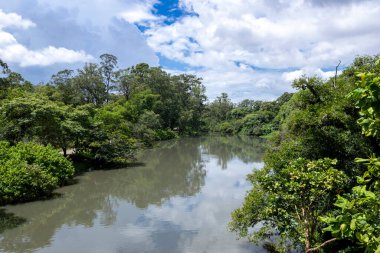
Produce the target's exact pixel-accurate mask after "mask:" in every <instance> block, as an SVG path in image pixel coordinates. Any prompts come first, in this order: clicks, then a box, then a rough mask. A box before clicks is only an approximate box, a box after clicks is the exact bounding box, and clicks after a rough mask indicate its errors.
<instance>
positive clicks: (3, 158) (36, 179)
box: [0, 142, 74, 205]
mask: <svg viewBox="0 0 380 253" xmlns="http://www.w3.org/2000/svg"><path fill="white" fill-rule="evenodd" d="M73 175H74V167H73V165H72V163H71V162H70V161H68V160H67V159H66V158H65V157H63V156H62V155H61V154H59V152H58V151H57V150H56V149H53V148H52V147H51V146H46V147H45V146H42V145H39V144H34V143H19V144H17V145H16V146H12V147H10V146H9V143H7V142H0V205H5V204H9V203H14V202H21V201H29V200H34V199H38V198H41V197H45V196H49V195H51V193H52V191H53V190H54V189H55V188H57V187H59V186H62V185H63V184H65V183H67V181H68V180H69V179H70V178H72V177H73Z"/></svg>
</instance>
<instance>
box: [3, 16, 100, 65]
mask: <svg viewBox="0 0 380 253" xmlns="http://www.w3.org/2000/svg"><path fill="white" fill-rule="evenodd" d="M34 26H35V24H34V23H33V22H32V21H30V20H27V19H23V18H22V17H21V16H20V15H18V14H16V13H5V12H3V11H2V10H1V9H0V58H1V59H2V60H3V61H5V62H8V63H16V64H18V65H19V66H21V67H27V66H48V65H52V64H55V63H72V62H86V61H90V60H93V57H92V56H91V55H89V54H86V53H85V52H84V51H74V50H70V49H67V48H64V47H59V48H57V47H53V46H48V47H45V48H42V49H38V50H31V49H28V48H27V47H25V46H24V45H22V44H20V43H19V42H18V41H17V39H16V38H15V37H14V36H13V35H12V34H11V33H9V32H6V31H4V30H3V29H4V28H7V27H17V28H22V29H28V28H31V27H34Z"/></svg>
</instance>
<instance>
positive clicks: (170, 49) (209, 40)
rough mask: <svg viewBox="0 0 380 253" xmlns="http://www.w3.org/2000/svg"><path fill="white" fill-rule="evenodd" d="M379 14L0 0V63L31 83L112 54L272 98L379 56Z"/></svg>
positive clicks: (296, 6)
mask: <svg viewBox="0 0 380 253" xmlns="http://www.w3.org/2000/svg"><path fill="white" fill-rule="evenodd" d="M379 16H380V0H372V1H370V0H368V1H366V0H358V1H354V0H292V1H288V0H161V1H160V0H81V1H78V0H64V1H63V0H12V1H5V0H2V1H1V2H0V58H1V59H2V60H4V61H5V62H7V63H8V64H9V65H10V66H11V68H12V69H13V70H15V71H17V72H20V73H22V74H23V75H24V76H25V77H26V78H27V79H29V80H31V81H33V82H35V83H38V82H47V81H48V80H49V78H50V76H51V75H52V74H53V73H55V72H57V71H58V70H61V69H64V68H71V69H77V68H79V67H81V66H83V63H84V62H96V61H98V57H99V55H101V54H102V53H111V54H114V55H116V56H117V57H118V58H119V67H121V68H125V67H129V66H131V65H134V64H136V63H140V62H146V63H148V64H150V65H152V66H158V65H160V66H162V67H163V68H164V69H165V70H167V71H170V72H171V73H182V72H186V73H194V74H196V75H198V76H200V77H202V78H203V79H204V84H205V85H206V87H207V94H208V96H209V97H210V98H214V97H215V96H217V95H218V94H220V93H221V92H228V93H229V95H230V97H231V98H232V99H233V100H234V101H238V100H241V99H244V98H250V99H274V98H276V97H277V96H279V95H281V93H282V92H284V91H289V90H291V87H290V83H291V80H293V79H294V78H296V77H298V76H300V75H301V74H303V73H306V74H317V75H320V76H322V77H324V78H327V77H329V76H331V75H333V74H334V69H335V66H336V65H337V63H338V62H339V60H341V61H342V65H341V66H342V67H344V66H347V65H349V64H350V63H351V61H352V60H353V58H354V57H355V56H356V55H363V54H369V55H374V54H377V53H380V50H379V45H380V19H379Z"/></svg>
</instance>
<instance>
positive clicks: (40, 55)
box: [0, 43, 93, 67]
mask: <svg viewBox="0 0 380 253" xmlns="http://www.w3.org/2000/svg"><path fill="white" fill-rule="evenodd" d="M0 58H2V59H3V60H4V61H5V62H11V63H18V64H19V65H20V66H21V67H28V66H48V65H52V64H55V63H72V62H86V61H91V60H93V57H92V56H91V55H88V54H86V53H85V52H84V51H73V50H69V49H67V48H63V47H60V48H56V47H52V46H49V47H47V48H43V49H41V50H28V49H27V48H26V47H24V46H23V45H21V44H18V43H12V44H10V45H8V46H5V47H3V48H0Z"/></svg>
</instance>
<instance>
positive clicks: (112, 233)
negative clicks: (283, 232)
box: [0, 137, 265, 253]
mask: <svg viewBox="0 0 380 253" xmlns="http://www.w3.org/2000/svg"><path fill="white" fill-rule="evenodd" d="M262 154H263V143H262V142H261V141H260V140H258V139H252V138H248V137H244V138H243V137H200V138H183V139H179V140H173V141H167V142H161V143H160V144H159V146H158V147H157V148H153V149H148V150H145V151H143V152H141V153H140V154H138V161H139V163H136V165H134V166H129V167H127V168H123V169H114V170H97V171H92V172H87V173H84V174H82V175H81V176H78V177H77V181H78V182H77V183H76V184H73V185H70V186H66V187H63V188H61V189H59V190H57V191H56V192H57V195H58V196H57V197H56V198H54V199H50V200H45V201H36V202H30V203H25V204H19V205H11V206H6V207H5V208H0V220H1V222H0V251H1V252H39V253H43V252H53V253H56V252H57V253H60V252H62V253H67V252H73V253H74V252H75V253H76V252H78V253H81V252H86V253H87V252H91V253H103V252H104V253H112V252H115V253H132V252H136V253H142V252H157V253H172V252H173V253H176V252H194V253H203V252H209V253H219V252H227V253H245V252H247V253H248V252H249V253H252V252H257V253H259V252H260V253H261V252H265V251H264V250H263V249H262V248H261V247H257V246H254V245H252V244H250V243H248V242H247V241H246V240H236V235H235V234H233V233H231V232H229V231H228V229H227V224H228V222H229V221H230V213H231V211H232V210H234V209H235V208H237V207H239V206H240V205H241V203H242V201H243V199H244V195H245V192H246V191H247V190H248V189H249V188H250V185H249V183H248V182H247V181H246V175H247V174H248V173H250V172H251V171H252V170H253V169H259V168H261V167H262V165H263V163H262Z"/></svg>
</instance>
